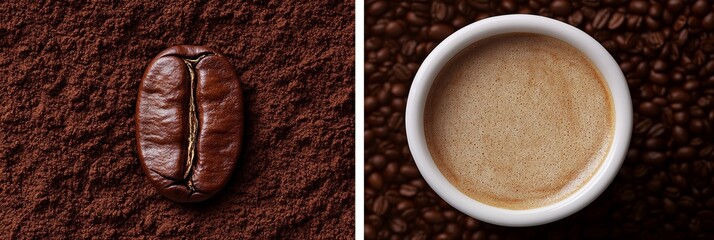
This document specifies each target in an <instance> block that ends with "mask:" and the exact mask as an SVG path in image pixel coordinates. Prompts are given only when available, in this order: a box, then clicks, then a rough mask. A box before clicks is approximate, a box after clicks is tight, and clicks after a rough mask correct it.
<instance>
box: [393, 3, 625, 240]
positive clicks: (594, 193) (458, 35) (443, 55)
mask: <svg viewBox="0 0 714 240" xmlns="http://www.w3.org/2000/svg"><path fill="white" fill-rule="evenodd" d="M506 33H535V34H541V35H546V36H550V37H553V38H556V39H559V40H562V41H564V42H566V43H568V44H570V45H571V46H573V47H575V48H576V49H578V50H580V51H581V52H582V53H584V54H585V55H586V56H587V57H588V58H589V59H590V61H591V62H592V64H593V65H595V67H596V68H597V69H598V71H600V74H601V75H602V77H603V78H604V79H605V82H606V83H607V84H606V85H607V87H608V88H609V92H610V96H611V101H612V104H613V106H614V114H615V117H614V120H615V122H614V134H613V136H612V142H611V145H610V150H609V152H608V154H607V156H606V158H605V160H604V162H603V163H602V164H601V166H600V167H599V168H598V170H596V172H595V173H594V175H593V176H592V177H591V178H590V180H589V181H587V182H586V183H585V185H583V186H582V187H581V188H579V189H578V190H576V191H575V192H574V193H572V194H571V195H569V196H568V197H566V198H565V199H563V200H561V201H558V202H556V203H554V204H551V205H547V206H543V207H539V208H533V209H525V210H512V209H505V208H499V207H495V206H491V205H487V204H484V203H481V202H478V201H476V200H474V199H472V198H470V197H468V196H466V195H465V194H464V193H462V192H460V191H459V190H458V189H456V188H455V187H454V186H453V185H452V184H451V183H450V182H449V181H448V180H447V179H446V178H445V177H444V176H443V175H442V174H441V172H440V171H439V169H438V168H437V166H436V164H435V163H434V160H433V159H432V157H431V154H430V152H429V148H428V147H427V144H426V140H425V137H424V124H423V115H424V107H425V104H426V99H427V97H428V94H429V90H430V89H431V85H432V83H433V82H434V79H435V78H436V76H437V75H438V73H439V71H440V70H441V69H442V68H443V67H444V65H446V63H447V62H448V61H449V60H451V58H452V57H453V56H455V55H456V54H457V53H459V52H460V51H461V50H463V49H464V48H465V47H467V46H469V45H471V44H472V43H474V42H476V41H479V40H481V39H485V38H488V37H491V36H496V35H501V34H506ZM632 115H633V114H632V100H631V98H630V92H629V88H628V86H627V83H626V82H625V77H624V75H623V73H622V71H621V70H620V67H619V65H618V64H617V62H616V61H615V60H614V59H613V58H612V56H611V55H610V54H609V53H608V52H607V50H605V48H604V47H603V46H602V45H600V43H598V42H597V41H596V40H595V39H593V38H592V37H590V36H589V35H588V34H586V33H585V32H583V31H581V30H579V29H577V28H575V27H573V26H570V25H568V24H566V23H563V22H560V21H557V20H554V19H550V18H546V17H541V16H535V15H526V14H511V15H502V16H496V17H490V18H486V19H483V20H480V21H478V22H475V23H472V24H470V25H468V26H465V27H463V28H462V29H460V30H458V31H456V32H455V33H453V34H452V35H450V36H449V37H447V38H446V39H445V40H444V41H442V42H441V43H440V44H439V45H438V46H437V47H436V48H435V49H434V50H433V51H432V52H431V53H430V54H429V55H428V56H427V58H426V59H425V60H424V62H423V63H422V64H421V67H420V68H419V70H418V71H417V74H416V76H415V77H414V81H413V83H412V86H411V88H410V91H409V96H408V98H407V107H406V113H405V125H406V135H407V142H408V144H409V149H410V151H411V153H412V156H413V157H414V161H415V162H416V165H417V167H418V169H419V172H420V173H421V174H422V176H423V177H424V179H425V180H426V182H427V183H428V184H429V186H430V187H431V188H432V189H433V190H434V191H435V192H436V193H437V194H438V195H439V196H440V197H441V198H443V199H444V200H445V201H446V202H447V203H449V204H450V205H451V206H453V207H454V208H456V209H458V210H459V211H461V212H463V213H465V214H467V215H469V216H471V217H474V218H477V219H479V220H482V221H485V222H489V223H492V224H497V225H503V226H513V227H525V226H534V225H540V224H546V223H550V222H553V221H556V220H559V219H562V218H564V217H567V216H569V215H571V214H573V213H575V212H577V211H579V210H580V209H582V208H584V207H585V206H587V205H588V204H590V203H591V202H592V201H594V200H595V199H596V198H597V197H598V196H599V195H600V194H601V193H602V192H603V191H604V190H605V189H606V188H607V186H608V185H609V184H610V182H612V180H613V179H614V178H615V176H616V174H617V172H618V171H619V169H620V166H621V165H622V162H623V160H624V157H625V155H626V153H627V149H628V146H629V141H630V137H631V132H632Z"/></svg>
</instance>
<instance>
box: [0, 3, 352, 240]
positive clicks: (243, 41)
mask: <svg viewBox="0 0 714 240" xmlns="http://www.w3.org/2000/svg"><path fill="white" fill-rule="evenodd" d="M353 39H354V3H352V2H349V1H344V2H341V1H305V2H296V3H291V4H289V3H286V2H283V1H246V2H225V1H185V2H181V3H179V2H174V1H138V0H129V1H30V0H10V1H1V2H0V73H1V74H2V76H3V80H2V81H0V99H2V104H0V132H1V133H0V143H1V144H0V182H2V184H0V238H2V239H17V238H58V237H61V238H70V239H78V238H79V239H82V238H104V239H106V238H165V237H168V238H174V237H178V238H184V237H188V238H197V239H203V238H221V239H264V238H298V239H306V238H325V239H344V238H351V237H352V236H353V235H354V177H355V176H354V82H355V81H354V40H353ZM178 44H189V45H205V46H208V47H211V48H213V49H216V50H217V51H219V52H221V53H223V54H224V55H225V56H226V57H227V58H228V60H229V61H230V62H231V63H232V64H233V66H234V67H235V69H236V71H237V72H238V74H239V78H240V81H241V84H242V87H243V90H244V96H245V99H244V102H245V108H246V110H245V117H246V118H245V119H246V124H245V133H244V136H243V139H244V145H243V147H242V150H241V155H240V158H239V159H238V161H239V163H238V166H237V167H236V169H235V171H234V172H233V176H232V178H231V180H230V181H229V182H228V184H227V185H226V186H225V187H224V188H223V190H221V191H220V192H219V193H218V194H217V195H216V196H214V197H213V198H211V199H209V200H207V201H205V202H201V203H196V204H178V203H174V202H171V201H170V200H168V199H166V198H164V197H163V196H161V195H160V194H159V193H158V192H157V191H156V190H155V189H154V188H153V187H152V186H151V185H150V184H149V182H148V180H147V179H146V176H145V174H144V172H143V171H142V169H141V166H140V163H139V159H138V157H137V151H136V143H135V135H134V128H135V124H134V118H133V117H134V113H135V103H136V97H137V90H138V87H139V82H140V80H141V76H142V73H143V71H144V69H145V68H146V66H147V64H148V62H149V61H150V60H151V59H152V58H153V57H154V56H155V55H156V54H158V53H159V52H160V51H161V50H163V49H165V48H167V47H169V46H172V45H178Z"/></svg>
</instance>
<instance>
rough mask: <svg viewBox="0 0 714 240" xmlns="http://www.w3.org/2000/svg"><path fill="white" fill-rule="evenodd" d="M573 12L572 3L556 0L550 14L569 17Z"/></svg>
mask: <svg viewBox="0 0 714 240" xmlns="http://www.w3.org/2000/svg"><path fill="white" fill-rule="evenodd" d="M572 11H573V6H572V5H571V4H570V1H566V0H555V1H553V2H552V3H550V12H552V13H553V14H554V15H555V16H568V14H570V12H572Z"/></svg>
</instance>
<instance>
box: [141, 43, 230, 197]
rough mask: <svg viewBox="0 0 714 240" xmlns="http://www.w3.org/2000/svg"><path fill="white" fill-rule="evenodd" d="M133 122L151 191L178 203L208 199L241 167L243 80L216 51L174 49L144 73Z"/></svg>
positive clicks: (160, 55) (159, 58) (195, 48)
mask: <svg viewBox="0 0 714 240" xmlns="http://www.w3.org/2000/svg"><path fill="white" fill-rule="evenodd" d="M135 120H136V139H137V145H138V155H139V159H140V160H141V165H142V167H143V169H144V173H145V174H146V176H147V177H148V178H149V181H150V182H151V184H152V185H153V186H154V187H156V189H157V190H158V191H159V192H160V193H161V194H162V195H164V196H165V197H167V198H169V199H171V200H173V201H176V202H198V201H203V200H206V199H208V198H210V197H211V196H213V195H214V194H216V193H217V192H218V191H219V190H220V189H221V188H222V187H223V186H224V185H225V184H226V183H227V182H228V179H229V178H230V176H231V173H232V172H233V168H234V167H235V165H236V162H237V160H238V154H239V152H240V147H241V137H242V135H243V97H242V92H241V86H240V82H239V81H238V75H237V74H236V72H235V70H233V66H232V65H231V64H230V63H229V62H228V60H227V59H226V58H225V57H224V56H223V55H221V54H220V53H218V52H216V51H215V50H213V49H210V48H207V47H202V46H186V45H181V46H174V47H170V48H168V49H166V50H164V51H162V52H161V53H159V55H157V56H156V57H155V58H154V59H153V60H152V61H151V62H150V63H149V65H148V67H147V68H146V71H145V72H144V75H143V77H142V79H141V86H140V87H139V96H138V99H137V103H136V117H135Z"/></svg>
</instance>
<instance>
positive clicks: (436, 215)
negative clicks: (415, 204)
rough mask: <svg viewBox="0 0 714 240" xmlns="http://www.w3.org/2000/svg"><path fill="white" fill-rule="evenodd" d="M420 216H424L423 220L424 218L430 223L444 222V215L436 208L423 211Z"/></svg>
mask: <svg viewBox="0 0 714 240" xmlns="http://www.w3.org/2000/svg"><path fill="white" fill-rule="evenodd" d="M422 217H423V218H424V220H426V221H427V222H430V223H443V222H444V215H443V214H442V213H441V212H439V211H437V210H430V211H426V212H424V214H423V215H422Z"/></svg>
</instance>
